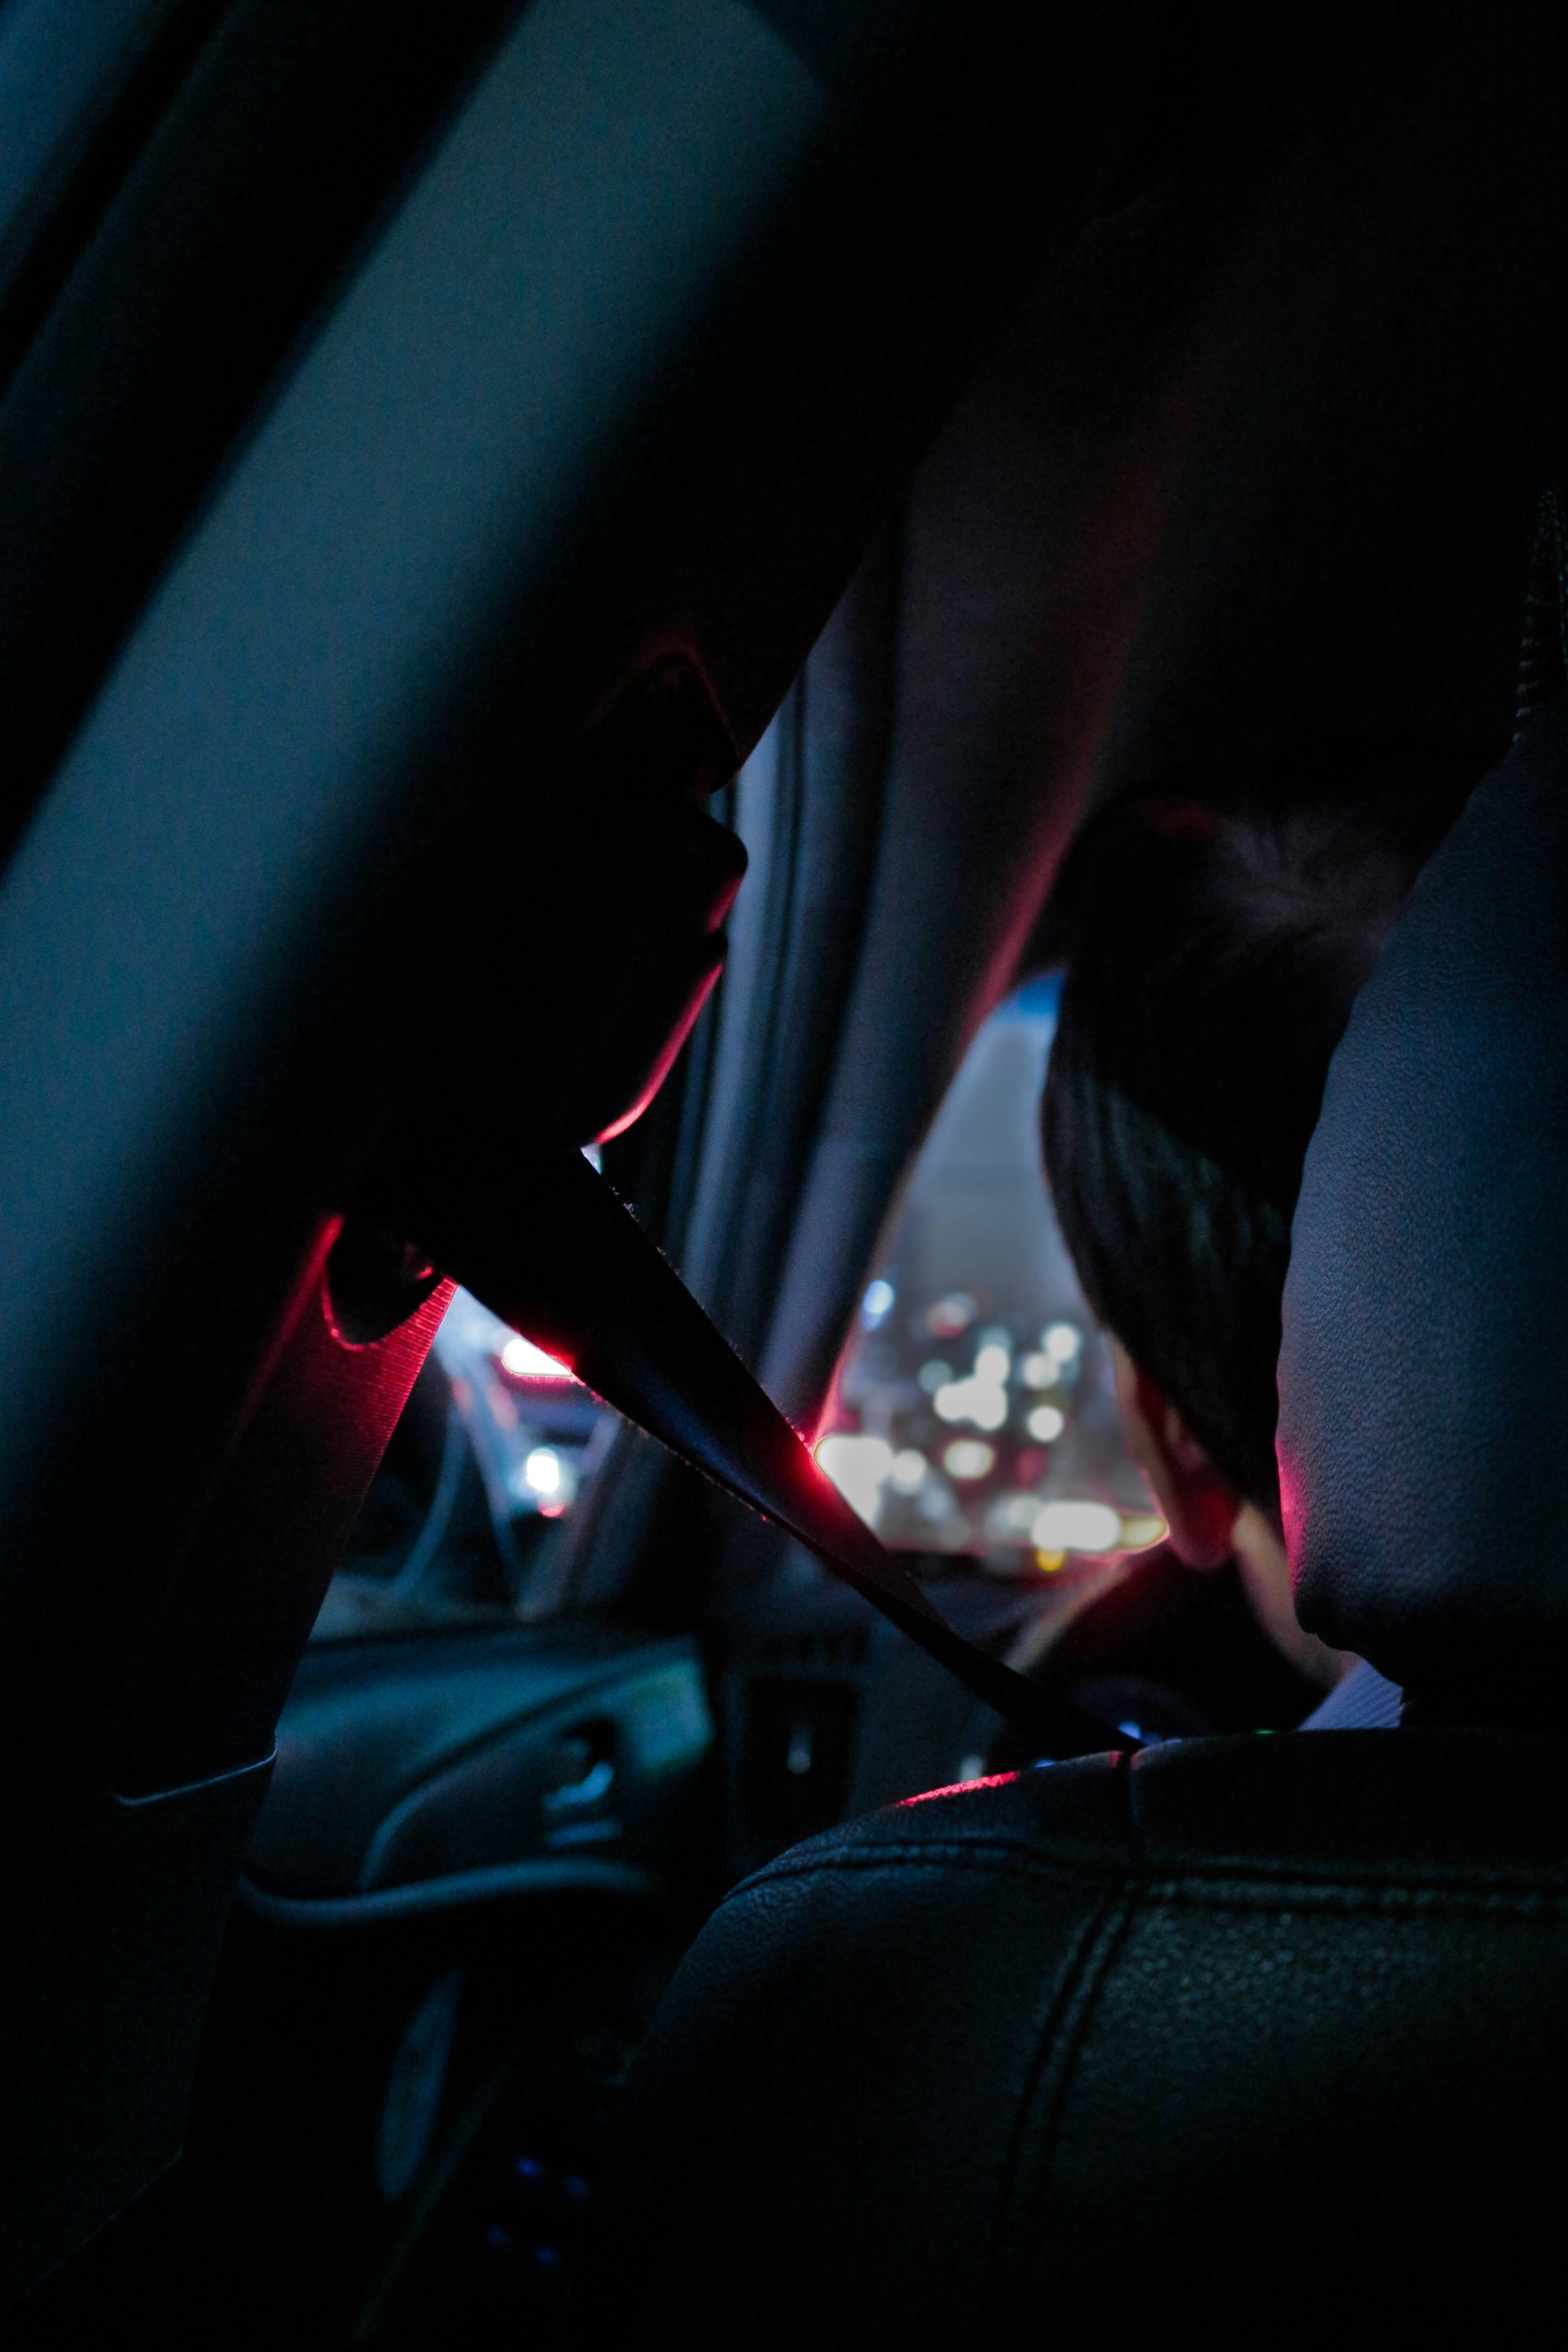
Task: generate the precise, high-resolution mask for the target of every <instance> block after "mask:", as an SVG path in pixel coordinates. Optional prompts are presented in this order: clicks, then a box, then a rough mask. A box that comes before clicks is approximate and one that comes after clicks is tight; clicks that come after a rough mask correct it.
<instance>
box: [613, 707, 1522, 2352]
mask: <svg viewBox="0 0 1568 2352" xmlns="http://www.w3.org/2000/svg"><path fill="white" fill-rule="evenodd" d="M1565 881H1568V705H1565V704H1564V703H1563V701H1562V700H1561V699H1559V700H1555V701H1551V702H1548V703H1546V704H1544V705H1543V706H1542V708H1541V709H1539V710H1538V711H1537V712H1536V713H1535V715H1534V716H1533V717H1532V718H1531V719H1530V722H1529V724H1528V725H1527V727H1526V728H1525V730H1524V731H1523V733H1522V735H1521V739H1520V740H1519V742H1518V743H1517V744H1516V746H1515V748H1514V750H1513V751H1512V752H1511V753H1510V756H1509V757H1508V759H1507V760H1505V761H1504V762H1503V763H1502V765H1501V766H1500V768H1499V769H1498V770H1497V771H1496V772H1495V773H1494V774H1492V775H1491V776H1489V778H1487V779H1486V780H1485V781H1484V782H1482V784H1481V785H1480V786H1479V787H1478V789H1477V791H1476V793H1475V794H1474V795H1473V798H1472V800H1471V803H1470V804H1469V806H1468V809H1467V811H1466V813H1465V814H1464V816H1463V817H1462V818H1461V820H1460V822H1459V824H1458V826H1457V827H1456V829H1455V830H1454V832H1453V833H1452V835H1450V836H1449V838H1448V841H1447V844H1446V845H1445V846H1444V848H1443V849H1442V850H1441V851H1440V852H1439V853H1438V855H1437V856H1436V858H1435V859H1434V861H1433V862H1432V864H1431V866H1429V868H1428V869H1427V871H1426V875H1425V876H1424V877H1423V878H1422V880H1421V882H1420V883H1419V884H1418V886H1417V887H1416V889H1415V892H1414V893H1413V894H1412V897H1411V898H1410V899H1409V901H1408V903H1407V905H1406V908H1405V910H1404V913H1403V914H1402V917H1401V919H1400V921H1399V923H1398V924H1397V926H1396V927H1395V929H1394V932H1393V934H1392V935H1391V938H1390V940H1389V942H1388V945H1387V947H1386V949H1385V950H1384V954H1383V956H1382V957H1381V959H1380V961H1379V962H1378V965H1377V966H1376V969H1375V970H1374V972H1373V977H1372V979H1371V981H1370V982H1369V983H1368V985H1367V988H1366V989H1365V991H1364V992H1363V997H1362V999H1361V1001H1360V1002H1359V1003H1358V1004H1357V1007H1356V1009H1355V1013H1354V1015H1353V1017H1352V1022H1351V1024H1350V1028H1349V1031H1348V1033H1347V1034H1346V1037H1345V1039H1344V1041H1343V1044H1342V1046H1341V1049H1340V1051H1339V1054H1338V1055H1336V1057H1335V1061H1334V1064H1333V1066H1332V1069H1331V1076H1330V1082H1329V1087H1328V1096H1327V1100H1326V1103H1325V1107H1324V1112H1323V1118H1322V1123H1321V1128H1320V1129H1319V1131H1318V1134H1317V1137H1316V1139H1315V1140H1314V1143H1313V1146H1312V1150H1311V1153H1310V1160H1309V1163H1308V1168H1307V1174H1306V1181H1305V1184H1304V1186H1303V1190H1302V1194H1301V1202H1300V1210H1299V1213H1298V1217H1297V1222H1296V1227H1295V1238H1294V1244H1293V1262H1292V1269H1291V1275H1290V1289H1289V1297H1288V1300H1287V1311H1286V1349H1285V1354H1284V1357H1283V1359H1282V1362H1281V1369H1280V1387H1281V1423H1280V1454H1281V1463H1282V1469H1283V1473H1284V1485H1285V1491H1286V1497H1287V1507H1288V1511H1289V1523H1290V1534H1291V1538H1292V1543H1293V1548H1294V1559H1295V1563H1296V1569H1297V1573H1298V1577H1299V1590H1300V1605H1301V1609H1302V1613H1303V1616H1304V1618H1305V1621H1306V1622H1308V1623H1309V1624H1310V1625H1311V1626H1312V1627H1313V1629H1314V1630H1315V1631H1317V1632H1319V1633H1322V1634H1324V1635H1325V1636H1326V1637H1327V1638H1328V1639H1330V1640H1331V1641H1334V1642H1336V1643H1343V1644H1347V1645H1349V1646H1352V1647H1353V1648H1356V1649H1359V1650H1362V1651H1363V1652H1365V1653H1366V1654H1368V1655H1369V1656H1370V1657H1371V1658H1372V1660H1373V1663H1374V1664H1377V1665H1379V1666H1380V1667H1382V1668H1383V1670H1384V1672H1385V1673H1386V1674H1388V1675H1393V1676H1394V1677H1396V1678H1398V1679H1399V1680H1400V1681H1401V1682H1405V1683H1407V1684H1408V1685H1410V1687H1411V1689H1412V1690H1413V1691H1414V1694H1415V1712H1416V1715H1417V1717H1420V1716H1422V1715H1425V1716H1426V1718H1427V1720H1426V1721H1425V1722H1422V1721H1420V1720H1417V1721H1415V1722H1414V1723H1409V1722H1407V1723H1406V1724H1405V1725H1404V1726H1402V1727H1401V1728H1400V1729H1399V1730H1397V1731H1393V1732H1389V1731H1341V1732H1312V1733H1299V1734H1284V1735H1281V1736H1279V1737H1274V1738H1268V1737H1265V1738H1237V1739H1228V1740H1217V1739H1216V1740H1183V1741H1175V1742H1172V1743H1170V1744H1168V1745H1167V1746H1165V1747H1163V1748H1155V1749H1152V1750H1146V1751H1144V1752H1143V1753H1141V1754H1139V1755H1137V1756H1135V1757H1131V1758H1127V1757H1121V1758H1103V1759H1085V1760H1080V1761H1078V1762H1074V1763H1069V1764H1062V1765H1058V1766H1056V1767H1053V1768H1050V1769H1043V1770H1042V1769H1037V1770H1035V1771H1033V1772H1027V1773H1024V1774H1021V1775H1014V1776H1007V1777H1006V1778H1005V1779H1003V1780H999V1781H994V1782H990V1783H986V1782H980V1783H976V1784H973V1785H971V1786H969V1787H967V1788H961V1789H956V1790H943V1791H939V1792H937V1793H936V1794H935V1795H934V1796H933V1797H931V1798H930V1799H921V1800H916V1801H913V1802H912V1803H910V1804H906V1805H904V1806H902V1807H898V1808H894V1809H893V1810H891V1811H887V1812H882V1813H879V1814H873V1815H870V1816H868V1818H867V1819H866V1820H864V1821H861V1822H854V1823H851V1824H849V1825H848V1826H847V1828H844V1829H841V1830H838V1831H837V1832H832V1833H831V1834H829V1835H828V1836H826V1837H825V1838H820V1839H816V1840H814V1841H812V1842H811V1843H809V1844H807V1845H805V1846H801V1847H796V1848H795V1849H794V1850H793V1851H792V1852H791V1853H787V1854H785V1855H784V1856H783V1857H781V1858H780V1860H779V1861H778V1862H776V1863H774V1864H772V1865H770V1867H769V1868H768V1869H767V1870H765V1871H763V1873H761V1874H759V1875H758V1876H757V1877H755V1878H753V1879H752V1880H750V1881H748V1882H747V1883H746V1884H745V1885H742V1886H741V1887H739V1888H737V1889H736V1890H735V1892H734V1893H733V1894H732V1895H731V1896H730V1897H729V1898H728V1900H727V1901H726V1903H725V1904H724V1905H723V1906H721V1910H720V1911H719V1913H718V1914H717V1916H716V1917H715V1918H714V1919H713V1920H712V1921H711V1922H710V1925H709V1926H708V1927H707V1928H706V1929H705V1931H704V1933H703V1935H702V1936H701V1937H700V1939H699V1941H698V1943H697V1945H696V1947H695V1948H694V1949H693V1951H692V1953H691V1954H690V1955H689V1958H688V1959H687V1961H686V1962H685V1964H684V1965H683V1967H682V1969H681V1970H680V1972H679V1975H678V1977H677V1979H676V1980H675V1983H674V1986H673V1987H672V1989H671V1992H670V1994H669V1996H668V1999H667V2001H666V2003H665V2006H664V2009H663V2011H661V2013H660V2016H659V2018H658V2020H657V2021H656V2024H655V2028H654V2031H653V2032H652V2034H651V2036H650V2038H649V2042H648V2043H647V2047H646V2048H645V2050H644V2052H643V2053H642V2054H641V2056H640V2058H639V2061H638V2066H637V2072H636V2074H635V2076H634V2080H633V2084H632V2086H631V2095H630V2100H629V2105H628V2110H627V2113H626V2118H625V2122H624V2125H623V2129H622V2137H621V2140H620V2147H619V2154H618V2159H617V2170H616V2176H615V2180H614V2183H613V2186H612V2190H611V2195H610V2197H609V2200H608V2201H607V2204H606V2208H605V2214H606V2218H605V2221H603V2223H602V2225H601V2237H600V2241H599V2248H598V2252H597V2256H596V2260H595V2265H594V2268H593V2271H592V2272H591V2274H590V2281H589V2285H588V2289H587V2294H586V2299H585V2302H584V2316H583V2322H582V2326H583V2333H584V2338H585V2340H588V2341H591V2342H595V2343H598V2342H603V2343H605V2344H606V2345H607V2344H609V2343H610V2342H612V2341H616V2342H620V2341H625V2340H626V2337H627V2336H628V2335H629V2334H632V2333H640V2335H641V2336H644V2337H647V2338H648V2339H652V2338H654V2337H655V2336H661V2335H666V2336H670V2337H671V2339H672V2340H679V2341H681V2342H682V2343H683V2344H685V2345H686V2346H687V2347H689V2352H695V2347H707V2346H713V2347H718V2346H720V2345H721V2344H727V2343H733V2342H736V2341H740V2340H744V2341H746V2342H747V2343H748V2344H750V2345H752V2346H754V2347H773V2346H777V2347H781V2352H782V2347H784V2346H785V2345H794V2344H795V2343H798V2342H799V2341H801V2340H802V2339H803V2337H804V2338H806V2339H807V2340H809V2337H810V2336H811V2334H812V2332H813V2331H815V2332H816V2333H817V2334H818V2335H826V2339H827V2340H829V2341H837V2342H850V2341H856V2340H862V2339H864V2340H871V2341H879V2342H898V2343H900V2344H901V2345H903V2346H904V2347H926V2346H929V2347H931V2352H936V2347H950V2346H953V2345H958V2344H971V2343H975V2344H978V2343H982V2342H987V2343H989V2342H1006V2341H1010V2340H1012V2339H1013V2338H1015V2337H1016V2336H1021V2335H1026V2334H1031V2335H1032V2334H1034V2333H1037V2334H1039V2335H1040V2336H1048V2337H1049V2340H1051V2341H1053V2342H1060V2343H1063V2344H1066V2345H1069V2346H1076V2345H1089V2344H1092V2345H1099V2344H1100V2343H1102V2342H1105V2343H1109V2342H1115V2341H1118V2340H1123V2341H1127V2342H1135V2341H1139V2340H1142V2339H1143V2338H1146V2337H1147V2338H1152V2340H1153V2341H1155V2342H1163V2343H1175V2344H1186V2343H1191V2342H1199V2341H1218V2342H1220V2343H1230V2342H1233V2341H1235V2342H1240V2341H1241V2340H1243V2338H1244V2337H1254V2336H1267V2337H1268V2338H1269V2339H1270V2340H1273V2341H1276V2342H1285V2343H1303V2344H1305V2343H1308V2342H1310V2343H1314V2344H1315V2343H1318V2342H1321V2340H1322V2337H1323V2334H1324V2332H1325V2330H1327V2329H1331V2328H1334V2327H1336V2326H1344V2325H1345V2324H1347V2323H1353V2325H1354V2326H1355V2327H1356V2328H1357V2330H1358V2331H1359V2332H1360V2333H1362V2334H1366V2335H1370V2334H1372V2333H1373V2331H1376V2332H1379V2333H1384V2332H1386V2333H1387V2334H1388V2335H1389V2336H1390V2337H1391V2339H1392V2340H1394V2341H1400V2342H1410V2341H1415V2340H1418V2339H1419V2338H1421V2337H1422V2336H1426V2335H1430V2336H1433V2337H1435V2338H1436V2340H1438V2341H1458V2340H1469V2339H1470V2338H1472V2337H1473V2338H1475V2339H1476V2340H1486V2339H1487V2338H1488V2337H1489V2336H1500V2335H1505V2334H1509V2333H1510V2332H1518V2331H1521V2330H1522V2329H1523V2327H1524V2326H1525V2324H1526V2321H1527V2320H1529V2319H1531V2317H1532V2315H1534V2314H1536V2313H1537V2312H1538V2310H1539V2309H1540V2308H1541V2307H1542V2306H1543V2305H1544V2304H1545V2302H1546V2300H1547V2298H1549V2297H1550V2296H1551V2295H1552V2294H1555V2292H1556V2281H1555V2263H1556V2252H1555V2249H1556V2243H1557V2225H1556V2220H1555V2212H1554V2204H1553V2200H1554V2199H1555V2198H1556V2196H1557V2193H1558V2191H1557V2183H1558V2180H1559V2179H1560V2176H1561V2170H1562V2166H1563V2158H1564V2156H1565V2155H1568V2109H1565V2106H1564V2102H1563V2092H1562V2085H1563V2080H1564V2074H1563V2061H1564V2057H1565V2056H1568V2051H1565V2050H1564V2048H1563V2042H1562V2039H1561V2034H1562V2024H1561V2021H1562V2020H1563V2018H1564V2017H1565V2016H1568V1849H1565V1847H1564V1843H1563V1832H1564V1825H1565V1822H1568V1812H1565V1811H1564V1804H1565V1802H1568V1778H1565V1773H1568V1750H1565V1748H1564V1747H1563V1742H1562V1740H1561V1739H1560V1738H1558V1737H1556V1736H1554V1717H1553V1715H1552V1713H1549V1712H1548V1709H1549V1708H1552V1709H1554V1708H1555V1707H1556V1706H1560V1705H1561V1687H1560V1685H1555V1686H1554V1685H1553V1683H1552V1679H1551V1678H1552V1676H1553V1675H1554V1669H1555V1664H1556V1662H1557V1660H1558V1659H1559V1658H1560V1656H1561V1653H1562V1646H1563V1627H1564V1624H1565V1622H1568V1599H1565V1598H1564V1584H1563V1578H1562V1575H1561V1572H1560V1570H1559V1566H1558V1559H1557V1551H1558V1546H1559V1543H1560V1540H1561V1538H1560V1533H1559V1530H1560V1528H1561V1527H1562V1525H1563V1519H1564V1517H1565V1516H1568V1492H1565V1491H1564V1489H1565V1482H1568V1466H1565V1465H1564V1460H1563V1447H1562V1442H1561V1432H1562V1430H1563V1426H1564V1423H1565V1420H1568V1355H1565V1351H1564V1348H1563V1334H1564V1332H1565V1331H1568V1261H1565V1259H1564V1256H1563V1252H1562V1251H1561V1249H1560V1248H1557V1247H1556V1246H1555V1242H1556V1232H1557V1223H1558V1220H1559V1218H1560V1216H1561V1214H1562V1202H1563V1198H1564V1196H1565V1192H1568V1185H1565V1183H1564V1177H1565V1175H1568V1165H1565V1163H1568V927H1565V926H1564V924H1563V887H1564V883H1565ZM1532 1719H1535V1720H1534V1722H1533V1725H1532Z"/></svg>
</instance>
